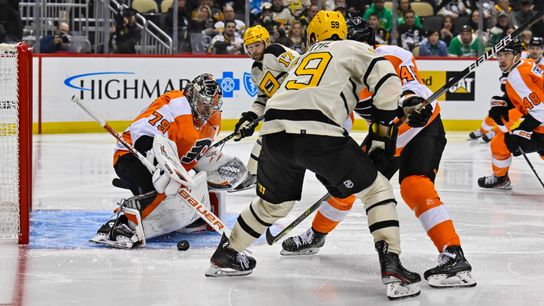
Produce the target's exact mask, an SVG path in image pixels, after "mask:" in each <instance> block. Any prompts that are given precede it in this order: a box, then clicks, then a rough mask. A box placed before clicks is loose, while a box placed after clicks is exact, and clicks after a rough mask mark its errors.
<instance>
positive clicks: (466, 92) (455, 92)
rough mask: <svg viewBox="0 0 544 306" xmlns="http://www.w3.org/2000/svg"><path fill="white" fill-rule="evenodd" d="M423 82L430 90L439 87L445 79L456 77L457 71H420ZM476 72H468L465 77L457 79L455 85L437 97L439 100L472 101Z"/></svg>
mask: <svg viewBox="0 0 544 306" xmlns="http://www.w3.org/2000/svg"><path fill="white" fill-rule="evenodd" d="M420 73H421V78H422V79H423V83H424V84H425V85H427V86H428V87H429V88H430V89H431V91H433V92H435V91H437V90H438V89H440V88H441V87H442V86H444V84H446V81H448V80H451V79H452V78H454V77H456V76H457V75H458V74H459V73H461V72H459V71H420ZM475 80H476V74H475V73H474V72H472V73H470V74H469V75H468V76H467V77H465V78H464V79H462V80H461V81H459V83H457V85H454V86H452V87H450V88H449V89H448V90H446V93H445V94H444V95H442V96H440V97H439V98H438V100H439V101H444V100H445V101H474V97H475V91H476V81H475Z"/></svg>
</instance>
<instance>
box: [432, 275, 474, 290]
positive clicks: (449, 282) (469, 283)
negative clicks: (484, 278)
mask: <svg viewBox="0 0 544 306" xmlns="http://www.w3.org/2000/svg"><path fill="white" fill-rule="evenodd" d="M427 283H428V284H429V286H431V287H433V288H463V287H474V286H476V284H477V283H476V281H475V280H474V278H472V274H471V273H470V271H464V272H459V273H457V274H455V275H454V276H450V277H448V276H447V275H446V274H437V275H433V276H431V277H429V279H427Z"/></svg>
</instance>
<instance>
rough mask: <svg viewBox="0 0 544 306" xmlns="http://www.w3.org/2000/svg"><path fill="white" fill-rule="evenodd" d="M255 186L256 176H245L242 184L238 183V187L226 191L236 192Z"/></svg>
mask: <svg viewBox="0 0 544 306" xmlns="http://www.w3.org/2000/svg"><path fill="white" fill-rule="evenodd" d="M255 184H257V174H249V173H248V174H247V176H246V178H245V179H244V181H243V182H241V183H240V185H238V186H236V188H234V189H232V190H228V192H238V191H242V190H247V189H250V188H253V187H255Z"/></svg>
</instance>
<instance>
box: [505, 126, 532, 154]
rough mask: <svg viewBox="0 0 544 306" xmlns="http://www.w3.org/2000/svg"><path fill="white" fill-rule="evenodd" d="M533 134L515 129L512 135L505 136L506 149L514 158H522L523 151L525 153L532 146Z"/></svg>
mask: <svg viewBox="0 0 544 306" xmlns="http://www.w3.org/2000/svg"><path fill="white" fill-rule="evenodd" d="M532 136H533V132H531V131H524V130H520V129H515V130H513V131H512V134H506V135H504V143H505V144H506V147H507V148H508V150H509V151H510V152H512V154H513V155H514V156H520V155H521V150H520V148H521V149H522V150H523V152H525V151H526V150H527V148H529V146H530V145H531V137H532Z"/></svg>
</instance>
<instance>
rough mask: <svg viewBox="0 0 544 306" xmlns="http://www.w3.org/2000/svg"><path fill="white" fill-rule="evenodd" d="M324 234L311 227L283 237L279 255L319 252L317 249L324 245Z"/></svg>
mask: <svg viewBox="0 0 544 306" xmlns="http://www.w3.org/2000/svg"><path fill="white" fill-rule="evenodd" d="M325 237H326V235H324V234H321V233H317V232H315V231H314V230H313V228H311V227H310V228H309V229H308V230H307V231H306V232H304V233H302V234H300V235H298V236H293V237H289V238H287V239H285V240H284V241H283V243H282V244H281V247H282V250H281V252H280V254H281V255H284V256H292V255H312V254H317V253H319V249H320V248H321V247H322V246H324V245H325Z"/></svg>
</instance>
